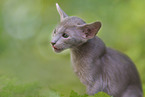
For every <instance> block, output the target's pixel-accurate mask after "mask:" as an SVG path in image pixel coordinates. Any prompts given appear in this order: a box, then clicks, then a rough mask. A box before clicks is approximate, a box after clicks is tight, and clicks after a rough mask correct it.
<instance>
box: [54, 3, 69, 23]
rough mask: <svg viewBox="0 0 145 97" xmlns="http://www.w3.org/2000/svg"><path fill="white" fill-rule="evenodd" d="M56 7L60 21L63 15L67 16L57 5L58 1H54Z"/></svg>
mask: <svg viewBox="0 0 145 97" xmlns="http://www.w3.org/2000/svg"><path fill="white" fill-rule="evenodd" d="M56 8H57V11H58V13H59V15H60V21H62V20H63V19H64V18H65V17H68V15H67V14H66V13H65V12H64V11H63V10H62V9H61V8H60V7H59V5H58V3H56Z"/></svg>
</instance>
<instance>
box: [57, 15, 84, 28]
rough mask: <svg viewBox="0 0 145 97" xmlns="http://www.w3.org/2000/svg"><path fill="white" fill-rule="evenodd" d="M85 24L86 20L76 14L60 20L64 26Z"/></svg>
mask: <svg viewBox="0 0 145 97" xmlns="http://www.w3.org/2000/svg"><path fill="white" fill-rule="evenodd" d="M82 24H85V22H84V21H83V20H82V19H80V18H78V17H75V16H69V17H66V18H65V19H64V20H63V21H62V22H60V24H59V25H60V26H64V27H69V26H76V25H82Z"/></svg>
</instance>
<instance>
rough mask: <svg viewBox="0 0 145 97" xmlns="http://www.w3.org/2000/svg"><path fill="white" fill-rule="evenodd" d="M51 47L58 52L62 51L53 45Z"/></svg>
mask: <svg viewBox="0 0 145 97" xmlns="http://www.w3.org/2000/svg"><path fill="white" fill-rule="evenodd" d="M52 47H53V49H54V50H55V52H60V51H62V49H59V48H57V47H55V46H52Z"/></svg>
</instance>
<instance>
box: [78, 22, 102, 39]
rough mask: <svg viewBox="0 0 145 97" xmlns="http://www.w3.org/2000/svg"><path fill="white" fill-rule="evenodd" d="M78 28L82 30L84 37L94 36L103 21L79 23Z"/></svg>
mask: <svg viewBox="0 0 145 97" xmlns="http://www.w3.org/2000/svg"><path fill="white" fill-rule="evenodd" d="M77 28H78V29H80V30H82V35H83V38H86V39H91V38H93V37H94V36H95V35H96V34H97V33H98V31H99V29H100V28H101V22H94V23H91V24H84V25H78V26H77Z"/></svg>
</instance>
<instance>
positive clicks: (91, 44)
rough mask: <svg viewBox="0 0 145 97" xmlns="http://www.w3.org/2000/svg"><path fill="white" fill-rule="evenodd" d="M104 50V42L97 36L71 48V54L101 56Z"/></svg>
mask: <svg viewBox="0 0 145 97" xmlns="http://www.w3.org/2000/svg"><path fill="white" fill-rule="evenodd" d="M105 52H106V46H105V44H104V42H103V41H102V40H101V39H100V38H98V37H97V36H96V37H94V38H93V39H90V40H88V41H87V42H86V43H84V44H82V45H80V46H78V47H75V48H71V54H74V55H75V56H78V57H79V56H80V57H84V56H88V57H89V56H91V57H101V56H102V55H104V53H105Z"/></svg>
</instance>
